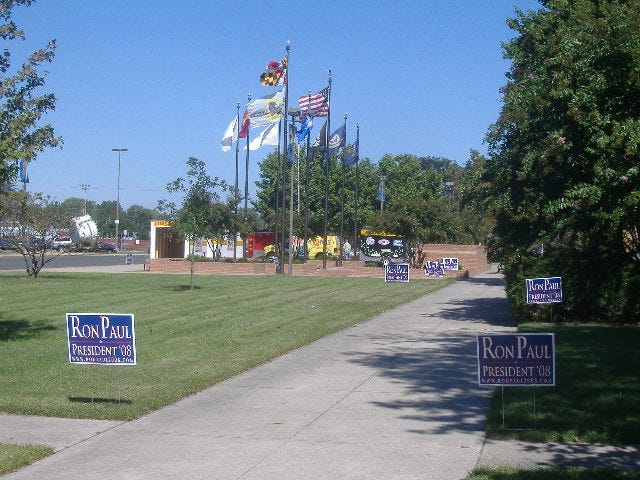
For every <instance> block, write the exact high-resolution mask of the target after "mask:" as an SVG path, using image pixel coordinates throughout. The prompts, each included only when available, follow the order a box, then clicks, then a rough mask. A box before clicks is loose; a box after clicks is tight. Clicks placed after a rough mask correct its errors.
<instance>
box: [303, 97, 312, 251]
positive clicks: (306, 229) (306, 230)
mask: <svg viewBox="0 0 640 480" xmlns="http://www.w3.org/2000/svg"><path fill="white" fill-rule="evenodd" d="M307 95H308V96H309V104H308V106H307V115H309V112H310V111H311V90H308V91H307ZM305 120H306V118H305ZM310 148H311V132H307V161H306V163H305V165H304V263H307V258H308V256H309V252H308V251H307V250H308V249H309V248H308V247H309V245H308V243H309V149H310Z"/></svg>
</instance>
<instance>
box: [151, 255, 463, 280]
mask: <svg viewBox="0 0 640 480" xmlns="http://www.w3.org/2000/svg"><path fill="white" fill-rule="evenodd" d="M190 269H191V263H190V262H189V261H188V260H185V259H182V258H154V259H152V260H148V261H147V263H146V265H145V270H148V271H151V272H156V273H186V274H188V273H189V272H190ZM283 271H284V273H286V274H288V273H289V265H288V264H286V263H285V265H284V270H283ZM291 272H292V274H293V276H295V277H300V276H323V277H328V276H336V277H370V278H381V279H382V278H384V271H383V270H382V268H380V267H365V265H364V262H360V261H355V260H354V261H344V262H342V266H341V267H338V266H336V262H335V260H332V261H329V260H327V268H326V269H323V268H322V260H309V261H308V262H307V263H306V264H293V265H291ZM194 273H196V274H209V275H275V273H276V270H275V265H274V264H273V263H260V262H247V263H242V262H238V263H232V262H195V263H194ZM445 276H446V277H447V278H465V277H468V276H469V271H468V270H459V271H457V272H446V275H445ZM410 278H426V277H425V275H424V270H423V269H422V268H412V269H411V272H410Z"/></svg>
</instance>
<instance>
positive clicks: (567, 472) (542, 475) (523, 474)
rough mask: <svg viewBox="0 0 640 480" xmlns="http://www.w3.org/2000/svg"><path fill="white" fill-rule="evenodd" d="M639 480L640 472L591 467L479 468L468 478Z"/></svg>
mask: <svg viewBox="0 0 640 480" xmlns="http://www.w3.org/2000/svg"><path fill="white" fill-rule="evenodd" d="M549 479H553V480H623V479H624V480H638V479H640V472H630V471H625V470H602V469H589V468H567V469H562V468H538V469H532V470H522V469H517V468H508V467H500V468H478V469H476V470H475V471H474V472H473V474H472V475H471V476H469V477H467V480H549Z"/></svg>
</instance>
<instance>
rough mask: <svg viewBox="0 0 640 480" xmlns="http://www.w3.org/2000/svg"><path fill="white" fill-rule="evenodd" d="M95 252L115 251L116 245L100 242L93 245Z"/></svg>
mask: <svg viewBox="0 0 640 480" xmlns="http://www.w3.org/2000/svg"><path fill="white" fill-rule="evenodd" d="M93 251H94V252H115V251H116V247H114V246H113V245H111V244H110V243H105V242H98V243H96V244H95V246H94V247H93Z"/></svg>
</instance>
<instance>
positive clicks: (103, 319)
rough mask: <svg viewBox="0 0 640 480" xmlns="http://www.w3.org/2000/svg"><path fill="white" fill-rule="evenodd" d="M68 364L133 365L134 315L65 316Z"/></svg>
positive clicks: (75, 314) (92, 314)
mask: <svg viewBox="0 0 640 480" xmlns="http://www.w3.org/2000/svg"><path fill="white" fill-rule="evenodd" d="M67 338H68V344H69V362H70V363H84V364H102V365H135V364H136V342H135V333H134V328H133V315H132V314H120V313H67Z"/></svg>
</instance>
